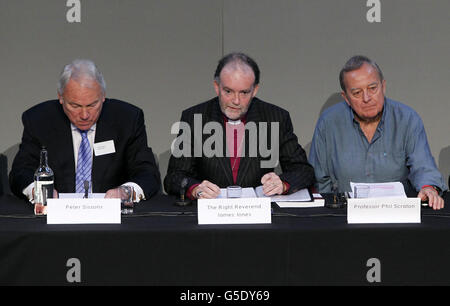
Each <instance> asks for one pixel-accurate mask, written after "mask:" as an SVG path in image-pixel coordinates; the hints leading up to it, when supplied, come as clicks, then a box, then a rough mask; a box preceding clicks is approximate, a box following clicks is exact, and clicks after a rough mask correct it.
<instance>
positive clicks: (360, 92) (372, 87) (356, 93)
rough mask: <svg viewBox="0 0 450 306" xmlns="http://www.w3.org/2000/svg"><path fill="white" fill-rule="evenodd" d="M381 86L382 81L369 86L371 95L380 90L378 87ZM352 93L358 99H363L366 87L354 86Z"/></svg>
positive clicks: (368, 92)
mask: <svg viewBox="0 0 450 306" xmlns="http://www.w3.org/2000/svg"><path fill="white" fill-rule="evenodd" d="M379 88H380V83H373V84H370V85H369V86H367V88H366V90H367V94H368V95H369V96H373V95H375V94H376V93H377V92H378V89H379ZM350 93H351V95H352V96H353V97H354V98H356V99H361V98H362V97H363V96H364V89H362V88H353V89H352V90H351V91H350Z"/></svg>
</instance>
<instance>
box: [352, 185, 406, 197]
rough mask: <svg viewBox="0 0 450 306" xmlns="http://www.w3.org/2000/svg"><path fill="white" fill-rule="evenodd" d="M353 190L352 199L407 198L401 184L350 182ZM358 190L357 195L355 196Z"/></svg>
mask: <svg viewBox="0 0 450 306" xmlns="http://www.w3.org/2000/svg"><path fill="white" fill-rule="evenodd" d="M350 187H351V188H352V193H351V197H352V198H355V197H358V198H385V197H402V198H406V193H405V188H404V187H403V184H402V183H400V182H388V183H354V182H350ZM355 188H356V194H355Z"/></svg>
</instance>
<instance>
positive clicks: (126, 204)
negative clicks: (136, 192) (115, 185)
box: [119, 186, 134, 215]
mask: <svg viewBox="0 0 450 306" xmlns="http://www.w3.org/2000/svg"><path fill="white" fill-rule="evenodd" d="M119 193H120V207H121V212H122V215H129V214H132V213H133V209H134V202H133V188H132V187H131V186H120V187H119Z"/></svg>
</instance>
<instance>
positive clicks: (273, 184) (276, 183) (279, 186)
mask: <svg viewBox="0 0 450 306" xmlns="http://www.w3.org/2000/svg"><path fill="white" fill-rule="evenodd" d="M261 184H262V185H263V192H264V195H266V196H272V195H275V194H283V193H284V192H285V191H286V187H285V185H284V183H283V182H282V181H281V179H280V177H279V176H278V175H276V174H275V172H270V173H266V174H265V175H264V176H263V177H262V178H261Z"/></svg>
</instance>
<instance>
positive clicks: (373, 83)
mask: <svg viewBox="0 0 450 306" xmlns="http://www.w3.org/2000/svg"><path fill="white" fill-rule="evenodd" d="M377 83H378V82H372V83H370V84H369V85H367V87H369V86H372V85H375V84H377ZM356 89H361V88H359V87H356V88H351V89H350V90H356Z"/></svg>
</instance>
